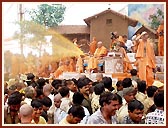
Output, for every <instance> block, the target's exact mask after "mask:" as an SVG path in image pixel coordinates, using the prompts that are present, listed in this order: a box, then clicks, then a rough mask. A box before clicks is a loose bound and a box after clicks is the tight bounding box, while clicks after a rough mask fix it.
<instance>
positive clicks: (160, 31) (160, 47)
mask: <svg viewBox="0 0 168 128" xmlns="http://www.w3.org/2000/svg"><path fill="white" fill-rule="evenodd" d="M157 33H158V36H159V38H158V55H159V56H164V24H160V25H159V27H158V29H157Z"/></svg>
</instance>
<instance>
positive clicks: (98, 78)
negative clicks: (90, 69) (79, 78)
mask: <svg viewBox="0 0 168 128" xmlns="http://www.w3.org/2000/svg"><path fill="white" fill-rule="evenodd" d="M102 79H103V74H102V73H97V74H96V80H97V81H98V82H100V81H102Z"/></svg>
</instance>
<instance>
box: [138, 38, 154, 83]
mask: <svg viewBox="0 0 168 128" xmlns="http://www.w3.org/2000/svg"><path fill="white" fill-rule="evenodd" d="M136 60H137V61H136V64H138V71H139V78H140V79H141V80H145V81H146V83H147V85H148V86H151V85H152V84H153V82H154V75H153V68H155V67H156V65H155V54H154V50H153V47H152V46H151V43H150V41H149V40H147V41H146V42H144V41H143V40H140V43H139V45H138V49H137V53H136ZM136 64H135V65H136Z"/></svg>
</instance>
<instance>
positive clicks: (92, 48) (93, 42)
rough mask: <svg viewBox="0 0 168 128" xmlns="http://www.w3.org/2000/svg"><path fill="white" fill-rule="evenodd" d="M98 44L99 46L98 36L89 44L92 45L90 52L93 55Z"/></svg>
mask: <svg viewBox="0 0 168 128" xmlns="http://www.w3.org/2000/svg"><path fill="white" fill-rule="evenodd" d="M96 46H97V41H96V37H93V41H92V42H91V43H90V44H89V47H90V51H89V53H90V54H91V55H93V54H94V53H95V51H96Z"/></svg>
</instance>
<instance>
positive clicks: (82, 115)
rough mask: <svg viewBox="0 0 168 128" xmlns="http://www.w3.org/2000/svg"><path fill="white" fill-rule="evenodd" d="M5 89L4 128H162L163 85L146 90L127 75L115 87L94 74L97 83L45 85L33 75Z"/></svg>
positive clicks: (78, 81) (134, 74)
mask: <svg viewBox="0 0 168 128" xmlns="http://www.w3.org/2000/svg"><path fill="white" fill-rule="evenodd" d="M26 77H27V79H26V80H22V79H18V80H16V79H15V80H14V81H13V82H10V83H9V82H6V83H5V85H4V119H3V120H4V123H5V124H18V125H19V124H34V125H36V124H57V125H64V124H80V125H84V124H164V123H165V122H164V121H165V120H164V119H165V115H164V84H163V83H161V82H160V81H157V80H155V81H154V83H153V84H152V85H150V86H148V85H147V83H146V81H144V80H141V79H140V78H139V77H138V76H137V70H136V69H132V70H131V77H128V78H127V77H126V78H124V79H123V80H119V81H117V83H116V85H115V86H113V85H112V78H111V77H107V76H103V74H102V73H97V75H96V81H92V80H91V79H90V78H88V77H86V76H85V75H80V76H79V79H75V78H72V79H68V80H66V79H53V80H49V79H44V78H37V77H36V76H35V75H34V74H33V73H29V74H27V75H26Z"/></svg>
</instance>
